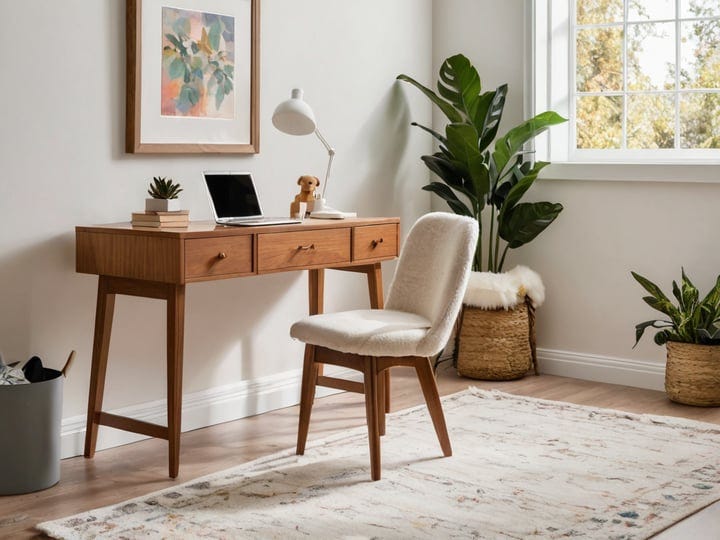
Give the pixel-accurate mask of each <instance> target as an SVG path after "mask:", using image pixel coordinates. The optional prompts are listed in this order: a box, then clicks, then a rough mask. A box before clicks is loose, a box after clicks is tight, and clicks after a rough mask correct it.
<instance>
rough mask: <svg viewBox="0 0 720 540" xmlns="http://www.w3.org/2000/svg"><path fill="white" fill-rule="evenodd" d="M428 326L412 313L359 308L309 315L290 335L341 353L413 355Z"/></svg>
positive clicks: (428, 323) (296, 324) (293, 328)
mask: <svg viewBox="0 0 720 540" xmlns="http://www.w3.org/2000/svg"><path fill="white" fill-rule="evenodd" d="M430 326H431V323H430V321H429V320H427V319H426V318H425V317H421V316H420V315H415V314H414V313H406V312H403V311H394V310H390V309H362V310H354V311H341V312H339V313H324V314H322V315H312V316H310V317H307V318H305V319H302V320H300V321H298V322H296V323H295V324H293V325H292V327H291V328H290V335H291V336H292V337H294V338H295V339H299V340H300V341H303V342H304V343H309V344H311V345H318V346H320V347H326V348H328V349H333V350H335V351H340V352H344V353H353V354H362V355H367V356H415V355H417V347H418V344H419V343H420V342H421V340H422V339H423V338H424V337H425V336H426V334H427V330H428V328H430ZM421 356H422V355H421Z"/></svg>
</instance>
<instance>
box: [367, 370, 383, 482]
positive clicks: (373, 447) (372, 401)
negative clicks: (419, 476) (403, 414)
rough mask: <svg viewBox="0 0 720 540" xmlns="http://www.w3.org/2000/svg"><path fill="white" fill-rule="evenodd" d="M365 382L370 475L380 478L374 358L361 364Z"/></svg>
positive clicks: (376, 383) (376, 375) (376, 380)
mask: <svg viewBox="0 0 720 540" xmlns="http://www.w3.org/2000/svg"><path fill="white" fill-rule="evenodd" d="M363 375H364V382H365V413H366V415H367V425H368V445H369V447H370V476H371V478H372V479H373V480H380V430H379V426H378V374H377V362H376V360H375V358H372V357H366V358H365V365H364V366H363Z"/></svg>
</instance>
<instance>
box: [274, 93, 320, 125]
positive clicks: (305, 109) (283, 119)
mask: <svg viewBox="0 0 720 540" xmlns="http://www.w3.org/2000/svg"><path fill="white" fill-rule="evenodd" d="M302 96H303V91H302V90H301V89H299V88H294V89H293V91H292V94H291V96H290V99H288V100H287V101H283V102H282V103H281V104H280V105H278V106H277V107H276V108H275V112H274V113H273V116H272V123H273V126H275V127H276V128H277V129H279V130H280V131H282V132H283V133H287V134H288V135H310V134H311V133H312V132H314V131H315V127H316V123H315V114H314V113H313V111H312V109H311V108H310V105H308V104H307V103H305V102H304V101H303V99H302Z"/></svg>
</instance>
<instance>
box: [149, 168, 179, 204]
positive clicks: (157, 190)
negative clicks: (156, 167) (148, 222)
mask: <svg viewBox="0 0 720 540" xmlns="http://www.w3.org/2000/svg"><path fill="white" fill-rule="evenodd" d="M182 190H183V189H182V187H180V184H176V183H175V182H173V179H172V178H165V177H164V176H163V177H160V176H155V177H153V181H152V182H151V183H150V187H149V188H148V195H150V198H148V199H145V210H146V211H147V212H176V211H178V210H180V200H179V199H178V195H179V194H180V192H181V191H182Z"/></svg>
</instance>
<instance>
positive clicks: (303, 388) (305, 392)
mask: <svg viewBox="0 0 720 540" xmlns="http://www.w3.org/2000/svg"><path fill="white" fill-rule="evenodd" d="M316 383H317V364H315V347H314V346H313V345H305V360H304V362H303V374H302V384H301V385H300V419H299V422H298V438H297V448H296V453H297V454H298V455H302V454H304V453H305V442H306V441H307V435H308V429H309V428H310V412H311V411H312V406H313V401H314V400H315V385H316Z"/></svg>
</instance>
